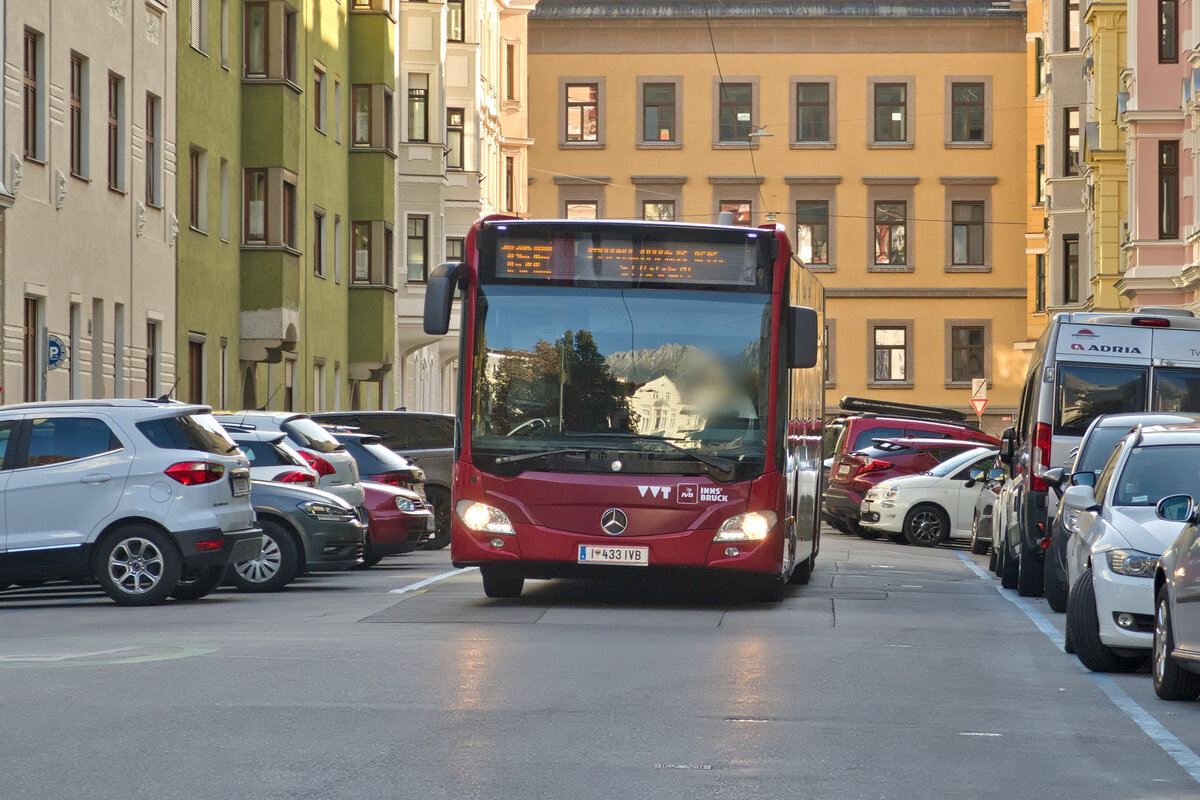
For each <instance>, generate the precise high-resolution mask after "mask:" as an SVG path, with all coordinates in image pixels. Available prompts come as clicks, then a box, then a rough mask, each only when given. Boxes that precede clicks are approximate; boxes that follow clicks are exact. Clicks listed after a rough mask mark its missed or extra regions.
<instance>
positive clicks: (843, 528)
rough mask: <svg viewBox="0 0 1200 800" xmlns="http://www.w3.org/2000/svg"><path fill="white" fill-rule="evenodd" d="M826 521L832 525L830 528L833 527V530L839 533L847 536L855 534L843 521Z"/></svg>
mask: <svg viewBox="0 0 1200 800" xmlns="http://www.w3.org/2000/svg"><path fill="white" fill-rule="evenodd" d="M826 521H827V522H828V523H829V524H830V526H831V527H832V528H833V529H834V530H835V531H839V532H841V533H844V534H846V535H847V536H850V535H852V534H853V532H852V531H851V530H850V526H849V525H847V524H846V523H844V522H842V521H841V520H836V519H830V520H826Z"/></svg>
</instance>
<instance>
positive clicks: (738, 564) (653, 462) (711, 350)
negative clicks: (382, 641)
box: [424, 217, 825, 601]
mask: <svg viewBox="0 0 1200 800" xmlns="http://www.w3.org/2000/svg"><path fill="white" fill-rule="evenodd" d="M466 251H467V257H466V262H465V263H448V264H442V265H440V266H439V267H438V268H437V269H435V270H434V272H433V274H432V276H431V277H430V279H429V282H428V285H427V287H426V298H425V319H424V327H425V331H426V333H428V334H431V335H444V334H445V333H446V332H447V330H448V328H449V324H450V314H451V306H452V303H453V299H454V296H455V292H456V291H457V290H461V291H462V297H463V302H462V340H461V344H460V353H459V354H460V359H461V360H460V362H459V363H460V369H459V374H460V384H459V397H458V401H459V404H458V406H459V413H458V422H459V424H458V426H457V428H458V434H457V436H456V443H455V448H456V461H455V467H454V482H453V489H452V494H453V514H452V523H451V525H452V528H451V543H450V547H451V558H452V561H453V563H454V565H455V566H478V567H479V569H480V572H481V573H482V576H483V589H484V592H485V593H486V594H487V596H488V597H516V596H518V595H519V594H520V593H521V590H522V587H523V585H524V581H525V579H526V578H557V577H591V578H596V577H605V576H617V575H620V574H622V573H625V574H628V573H629V572H630V571H632V570H646V569H650V570H654V569H660V568H661V569H669V568H678V569H683V570H686V569H693V570H694V569H702V570H709V571H713V570H717V571H727V572H729V573H731V574H735V573H736V574H739V575H741V576H743V577H745V578H747V579H748V582H749V583H750V584H751V586H752V588H753V590H754V592H755V595H756V596H758V597H761V598H762V599H764V600H771V601H778V600H781V599H782V598H783V596H784V594H785V592H786V587H787V584H788V583H789V582H790V583H798V584H803V583H807V582H808V579H809V576H810V574H811V571H812V567H813V562H814V560H815V558H816V556H817V551H818V548H819V538H818V536H819V528H818V524H819V523H818V513H817V510H818V509H819V508H820V502H819V501H820V498H819V497H818V496H817V495H818V494H819V492H820V488H819V487H820V484H821V481H820V470H821V451H820V424H821V420H822V418H823V416H824V391H825V390H824V365H823V349H824V348H822V347H821V346H820V344H819V340H820V336H821V333H822V332H823V330H824V324H823V323H824V304H825V300H824V289H823V288H822V287H821V284H820V282H818V281H817V280H816V278H815V277H814V276H813V275H812V274H811V273H810V272H809V271H808V270H807V269H806V268H805V267H804V266H803V264H801V263H800V261H799V260H797V259H795V258H794V257H793V256H792V251H791V245H790V243H789V242H788V239H787V237H786V236H785V235H784V233H783V229H782V227H774V226H772V227H764V228H747V227H734V226H718V225H687V224H677V223H647V222H626V221H602V220H553V221H550V220H546V221H543V220H518V219H511V218H507V217H505V218H498V217H489V218H486V219H484V220H482V221H480V222H478V223H476V224H475V226H474V227H473V228H472V230H471V233H470V235H469V236H468V238H467V241H466Z"/></svg>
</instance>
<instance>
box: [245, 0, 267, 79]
mask: <svg viewBox="0 0 1200 800" xmlns="http://www.w3.org/2000/svg"><path fill="white" fill-rule="evenodd" d="M245 24H246V33H245V37H246V38H245V52H244V53H243V55H242V58H243V59H244V61H245V72H246V77H247V78H265V77H267V3H262V2H247V3H246V22H245Z"/></svg>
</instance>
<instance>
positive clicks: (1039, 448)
mask: <svg viewBox="0 0 1200 800" xmlns="http://www.w3.org/2000/svg"><path fill="white" fill-rule="evenodd" d="M1050 437H1051V432H1050V426H1049V425H1046V424H1045V423H1040V422H1039V423H1038V426H1037V427H1036V428H1034V430H1033V452H1032V453H1030V454H1029V462H1030V464H1031V465H1032V467H1033V469H1031V470H1030V476H1029V488H1031V489H1033V491H1035V492H1044V491H1046V488H1047V487H1046V482H1045V481H1044V480H1042V479H1041V478H1040V477H1038V476H1039V475H1040V474H1041V473H1043V472H1045V471H1046V470H1048V469H1050Z"/></svg>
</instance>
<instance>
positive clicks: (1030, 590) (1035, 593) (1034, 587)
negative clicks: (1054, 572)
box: [1017, 547, 1045, 597]
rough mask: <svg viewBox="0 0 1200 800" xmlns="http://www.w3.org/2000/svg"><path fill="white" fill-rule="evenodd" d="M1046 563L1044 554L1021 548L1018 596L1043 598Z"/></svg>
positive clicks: (1018, 564) (1018, 569)
mask: <svg viewBox="0 0 1200 800" xmlns="http://www.w3.org/2000/svg"><path fill="white" fill-rule="evenodd" d="M1044 561H1045V555H1044V554H1043V553H1041V552H1034V551H1033V550H1026V549H1025V548H1024V547H1022V548H1021V557H1020V558H1019V559H1018V560H1017V594H1019V595H1020V596H1021V597H1041V596H1042V573H1043V572H1044V571H1045V567H1044V566H1043V562H1044Z"/></svg>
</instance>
